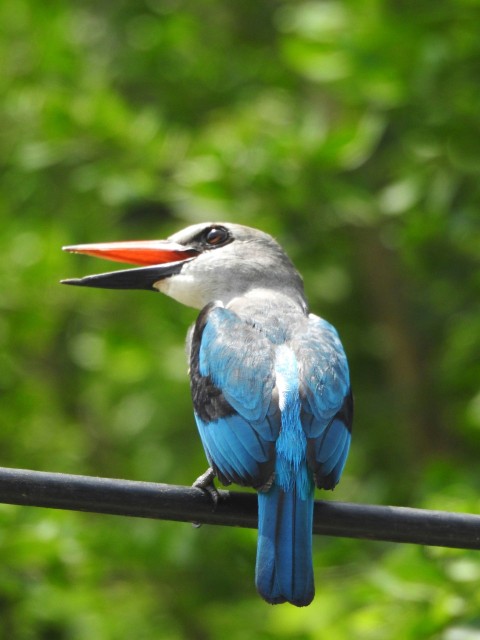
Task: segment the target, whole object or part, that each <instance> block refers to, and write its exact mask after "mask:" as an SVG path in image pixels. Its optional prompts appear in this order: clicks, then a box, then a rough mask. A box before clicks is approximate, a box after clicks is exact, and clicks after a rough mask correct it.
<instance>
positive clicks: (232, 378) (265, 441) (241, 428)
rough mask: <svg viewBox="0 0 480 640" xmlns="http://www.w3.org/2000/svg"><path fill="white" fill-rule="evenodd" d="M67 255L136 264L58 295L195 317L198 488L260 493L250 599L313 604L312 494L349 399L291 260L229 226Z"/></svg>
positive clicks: (334, 479)
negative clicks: (167, 303) (105, 297)
mask: <svg viewBox="0 0 480 640" xmlns="http://www.w3.org/2000/svg"><path fill="white" fill-rule="evenodd" d="M64 250H65V251H69V252H72V253H81V254H87V255H90V256H95V257H99V258H105V259H107V260H114V261H118V262H122V263H125V264H133V265H136V268H129V269H124V270H120V271H111V272H109V273H102V274H98V275H90V276H86V277H84V278H76V279H69V280H62V282H63V283H65V284H70V285H78V286H82V287H99V288H106V289H147V290H149V291H157V292H158V291H160V292H161V293H164V294H166V295H168V296H170V297H172V298H174V299H175V300H177V301H178V302H180V303H182V304H185V305H188V306H190V307H194V308H196V309H200V313H199V316H198V318H197V320H196V322H195V324H194V325H193V327H191V329H190V330H189V332H188V336H187V352H188V354H189V355H188V358H189V375H190V386H191V394H192V399H193V408H194V414H195V421H196V424H197V427H198V432H199V434H200V439H201V441H202V444H203V447H204V450H205V454H206V457H207V460H208V463H209V465H210V466H209V469H208V470H207V472H206V473H205V474H203V475H202V476H200V478H199V481H198V482H197V486H201V487H202V488H204V489H207V488H210V489H212V487H213V479H214V478H215V477H216V478H218V480H219V481H220V482H221V483H222V484H224V485H229V484H231V483H236V484H238V485H241V486H247V487H253V488H254V489H256V491H257V493H258V542H257V558H256V568H255V584H256V588H257V590H258V592H259V593H260V595H261V596H262V597H263V598H264V599H265V600H266V601H267V602H268V603H271V604H279V603H283V602H290V603H292V604H293V605H296V606H298V607H302V606H306V605H308V604H310V603H311V601H312V600H313V597H314V592H315V587H314V573H313V563H312V523H313V506H314V491H315V486H316V487H318V488H319V489H333V488H334V487H335V486H336V485H337V483H338V482H339V480H340V476H341V474H342V471H343V468H344V465H345V462H346V459H347V455H348V451H349V447H350V438H351V428H352V418H353V399H352V392H351V387H350V375H349V368H348V362H347V358H346V355H345V352H344V349H343V347H342V344H341V342H340V339H339V336H338V333H337V331H336V330H335V328H334V327H333V326H332V325H331V324H330V323H328V322H327V321H326V320H324V319H323V318H321V317H319V316H316V315H314V314H312V313H310V311H309V308H308V304H307V300H306V297H305V293H304V287H303V280H302V278H301V276H300V274H299V273H298V271H297V270H296V269H295V267H294V265H293V263H292V262H291V261H290V259H289V258H288V256H287V254H286V253H285V252H284V250H283V249H282V247H281V246H280V245H279V244H278V243H277V242H276V240H274V238H273V237H271V236H270V235H268V234H267V233H264V232H263V231H260V230H258V229H253V228H250V227H247V226H243V225H239V224H232V223H225V222H218V223H217V222H215V223H203V224H195V225H192V226H189V227H187V228H186V229H184V230H182V231H179V232H178V233H175V234H174V235H172V236H170V237H169V238H168V239H167V240H146V241H132V242H130V241H128V242H126V241H121V242H106V243H97V244H81V245H75V246H68V247H64ZM139 265H140V266H139Z"/></svg>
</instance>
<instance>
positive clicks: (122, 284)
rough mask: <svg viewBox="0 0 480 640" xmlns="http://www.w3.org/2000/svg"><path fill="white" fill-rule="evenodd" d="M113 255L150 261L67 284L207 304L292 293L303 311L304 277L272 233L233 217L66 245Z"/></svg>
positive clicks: (79, 250)
mask: <svg viewBox="0 0 480 640" xmlns="http://www.w3.org/2000/svg"><path fill="white" fill-rule="evenodd" d="M64 249H65V250H66V251H70V252H74V253H85V254H89V255H93V256H97V257H101V258H106V259H109V260H116V261H120V262H130V263H133V264H141V265H147V266H143V267H141V268H137V269H128V270H123V271H115V272H110V273H106V274H100V275H96V276H87V277H85V278H80V279H73V280H64V281H63V282H64V283H65V284H74V285H79V286H89V287H100V288H116V289H117V288H118V289H121V288H125V289H137V288H138V289H145V288H146V289H150V290H157V291H161V292H162V293H165V294H166V295H168V296H170V297H172V298H174V299H175V300H178V301H179V302H181V303H183V304H185V305H188V306H191V307H194V308H199V309H201V308H203V307H204V306H205V305H206V304H208V303H209V302H212V301H220V302H222V303H223V304H225V305H227V304H229V303H230V302H232V301H233V300H234V299H236V298H241V297H245V296H246V297H255V298H261V297H262V296H272V295H279V296H282V297H283V296H287V297H288V298H289V299H290V301H291V302H292V303H293V304H295V305H296V306H297V305H298V306H299V307H300V308H301V309H302V310H303V312H305V310H306V303H305V297H304V290H303V281H302V278H301V276H300V275H299V273H298V272H297V270H296V269H295V267H294V266H293V264H292V262H291V261H290V259H289V258H288V256H287V255H286V253H285V252H284V250H283V249H282V247H281V246H280V245H279V244H278V242H276V241H275V240H274V239H273V238H272V236H270V235H269V234H267V233H264V232H263V231H260V230H258V229H254V228H252V227H247V226H244V225H240V224H234V223H229V222H210V223H200V224H195V225H192V226H189V227H187V228H186V229H183V230H182V231H179V232H178V233H175V234H173V235H172V236H170V237H169V238H168V239H167V240H165V241H163V240H161V241H139V242H135V241H134V242H117V243H101V244H91V245H75V246H70V247H65V248H64Z"/></svg>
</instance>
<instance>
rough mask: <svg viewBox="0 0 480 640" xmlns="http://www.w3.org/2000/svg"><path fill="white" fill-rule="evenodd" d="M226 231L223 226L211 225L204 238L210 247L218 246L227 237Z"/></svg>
mask: <svg viewBox="0 0 480 640" xmlns="http://www.w3.org/2000/svg"><path fill="white" fill-rule="evenodd" d="M229 237H230V236H229V234H228V231H227V230H226V229H225V228H224V227H212V228H211V229H209V230H208V231H207V233H206V236H205V240H206V242H207V244H208V245H209V246H211V247H218V246H219V245H221V244H223V243H224V242H226V241H227V240H228V239H229Z"/></svg>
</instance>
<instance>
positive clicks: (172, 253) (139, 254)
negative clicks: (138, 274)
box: [63, 240, 198, 266]
mask: <svg viewBox="0 0 480 640" xmlns="http://www.w3.org/2000/svg"><path fill="white" fill-rule="evenodd" d="M63 250H64V251H68V252H69V253H84V254H85V255H87V256H94V257H95V258H103V259H104V260H113V261H114V262H125V263H126V264H139V265H143V266H147V265H154V264H165V263H167V262H178V261H179V260H185V259H187V258H193V257H194V256H196V255H198V251H195V249H192V248H190V247H184V246H183V245H181V244H177V243H176V242H169V241H168V240H132V241H126V242H99V243H95V244H74V245H71V246H69V247H63Z"/></svg>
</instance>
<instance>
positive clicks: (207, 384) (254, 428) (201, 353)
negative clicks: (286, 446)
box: [190, 303, 280, 488]
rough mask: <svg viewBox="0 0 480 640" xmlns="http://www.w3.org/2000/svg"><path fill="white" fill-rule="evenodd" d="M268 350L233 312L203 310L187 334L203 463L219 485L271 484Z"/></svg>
mask: <svg viewBox="0 0 480 640" xmlns="http://www.w3.org/2000/svg"><path fill="white" fill-rule="evenodd" d="M273 348H274V347H273V345H272V343H271V342H270V341H269V340H267V338H265V337H264V336H263V335H262V334H261V333H259V332H258V331H257V330H255V329H254V328H253V327H251V326H250V325H248V324H246V323H245V322H244V321H242V320H240V318H239V317H238V316H237V315H236V314H235V313H234V312H233V311H230V310H228V309H226V308H224V307H223V306H220V305H218V304H215V303H213V304H211V305H208V306H207V307H206V308H205V309H204V310H203V311H202V313H201V314H200V316H199V318H198V320H197V322H196V325H195V329H194V331H193V336H192V343H191V356H190V378H191V385H192V397H193V403H194V409H195V418H196V422H197V425H198V430H199V433H200V437H201V440H202V443H203V446H204V449H205V453H206V455H207V458H208V461H209V463H210V464H211V466H212V468H213V470H214V471H215V473H216V474H217V476H218V477H219V479H220V480H221V482H222V483H224V484H229V483H230V482H235V483H237V484H240V485H246V486H253V487H256V488H261V487H263V486H265V485H268V483H269V482H271V477H272V474H273V471H274V465H275V440H276V439H277V437H278V433H279V429H280V419H279V412H278V408H277V407H276V406H275V403H274V402H272V397H273V395H274V394H273V390H274V385H275V378H274V372H273V362H274V353H273Z"/></svg>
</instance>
